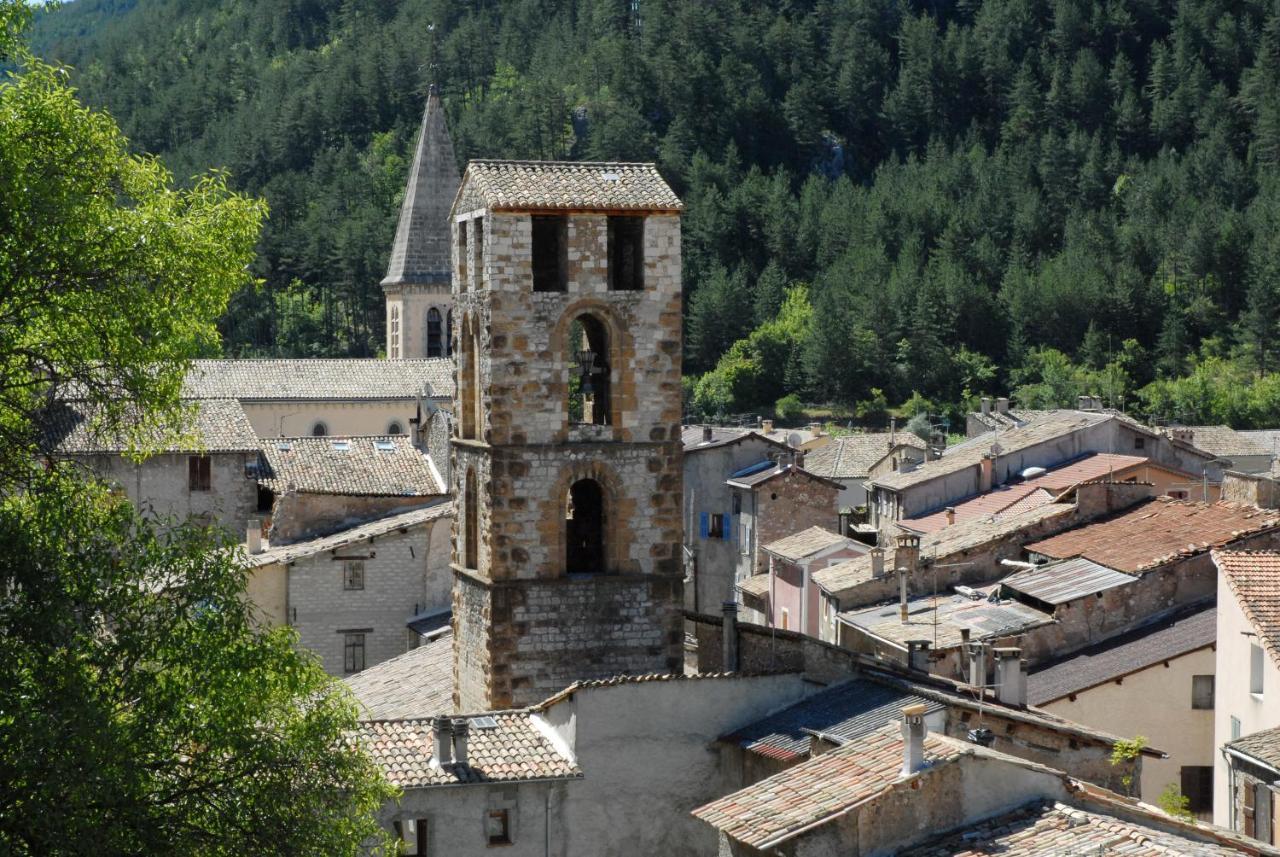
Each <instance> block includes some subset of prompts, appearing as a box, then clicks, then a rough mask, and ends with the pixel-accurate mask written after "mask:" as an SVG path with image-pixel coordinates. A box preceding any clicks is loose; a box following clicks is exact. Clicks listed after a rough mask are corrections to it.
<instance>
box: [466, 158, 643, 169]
mask: <svg viewBox="0 0 1280 857" xmlns="http://www.w3.org/2000/svg"><path fill="white" fill-rule="evenodd" d="M471 164H520V165H536V166H548V167H563V166H566V165H572V166H583V167H654V168H656V167H657V166H658V164H657V162H656V161H541V160H536V159H521V158H472V159H471V160H469V161H467V165H468V166H470V165H471Z"/></svg>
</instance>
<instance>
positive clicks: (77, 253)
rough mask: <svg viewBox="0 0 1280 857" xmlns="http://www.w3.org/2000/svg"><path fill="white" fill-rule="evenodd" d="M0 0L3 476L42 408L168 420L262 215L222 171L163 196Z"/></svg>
mask: <svg viewBox="0 0 1280 857" xmlns="http://www.w3.org/2000/svg"><path fill="white" fill-rule="evenodd" d="M19 7H23V4H22V3H20V2H17V0H0V60H3V59H4V58H5V57H8V58H12V59H16V60H17V62H18V63H19V71H18V72H16V73H13V74H11V75H10V76H9V77H8V78H7V79H4V78H0V478H3V479H12V478H16V476H17V475H18V474H19V472H20V471H21V469H22V468H23V467H24V466H25V465H26V463H27V462H28V461H29V460H30V457H31V453H32V451H33V448H34V446H35V442H36V440H37V437H36V431H35V425H36V422H37V419H36V417H37V415H38V413H39V412H40V411H41V409H42V408H44V407H46V406H47V405H48V404H49V403H50V402H52V401H53V400H55V399H59V398H66V397H68V396H75V397H77V398H84V399H88V400H91V401H92V402H94V403H95V404H97V405H99V408H98V410H99V411H100V412H101V413H102V414H103V419H104V420H105V421H107V422H111V423H116V424H118V423H121V422H123V420H122V418H123V417H124V416H125V415H126V411H129V412H130V413H131V414H133V415H135V417H136V415H137V414H139V413H140V414H141V415H142V417H143V419H141V420H140V421H137V420H136V419H135V422H136V426H135V427H136V430H137V431H138V432H139V433H140V434H143V433H147V432H149V431H150V430H152V429H154V428H155V427H156V426H159V425H162V424H164V423H165V422H166V421H168V419H167V418H168V417H170V416H172V414H173V409H174V408H175V407H176V405H177V398H178V394H179V392H180V389H181V385H182V379H183V375H184V374H185V371H186V368H187V364H188V362H189V361H190V360H191V359H192V358H194V357H198V356H202V355H204V356H208V355H216V354H218V352H219V345H218V334H217V328H216V322H217V320H218V318H219V317H220V316H221V314H222V313H223V311H224V310H225V309H226V306H227V301H228V299H229V297H230V296H231V294H232V293H233V292H234V291H236V290H237V289H239V288H241V287H243V286H246V285H249V284H250V283H251V282H252V279H251V277H250V276H249V274H248V271H247V266H248V264H249V262H250V261H251V260H252V258H253V247H254V243H255V241H256V240H257V237H258V231H259V226H260V222H261V219H262V216H263V214H264V207H263V205H262V203H261V202H259V201H257V200H252V199H249V198H247V197H244V196H240V195H237V194H234V193H231V192H230V191H229V190H228V189H227V186H226V180H225V177H224V176H222V175H219V174H213V175H209V176H207V177H206V178H203V179H200V180H199V181H197V182H196V183H195V185H194V186H193V187H192V188H191V189H190V190H175V189H174V188H173V187H172V177H171V176H170V175H169V173H168V172H167V171H166V170H165V169H164V168H163V167H162V166H161V165H160V163H159V162H158V161H156V160H155V159H153V158H149V157H140V156H137V155H132V154H130V153H129V151H128V147H127V141H126V140H125V138H124V136H123V135H122V134H121V133H120V130H119V128H118V127H117V126H116V124H115V122H114V120H112V118H111V117H110V116H108V115H107V114H105V113H101V112H95V111H91V110H89V109H87V108H85V107H84V106H83V105H81V104H80V103H79V102H78V101H77V100H76V96H75V92H74V91H73V90H72V89H71V88H70V87H68V86H67V83H66V78H65V74H64V73H63V72H62V71H61V70H60V69H56V68H53V67H51V66H48V65H46V64H43V63H41V62H39V61H37V60H35V59H33V58H32V57H30V56H29V55H27V54H26V52H25V49H24V48H23V47H22V45H21V43H20V42H18V41H17V33H16V31H17V30H18V29H19V28H20V27H21V25H22V21H23V19H24V17H25V8H19Z"/></svg>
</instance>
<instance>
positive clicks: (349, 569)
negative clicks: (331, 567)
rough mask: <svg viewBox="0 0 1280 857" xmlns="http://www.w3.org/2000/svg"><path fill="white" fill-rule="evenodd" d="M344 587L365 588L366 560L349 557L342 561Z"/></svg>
mask: <svg viewBox="0 0 1280 857" xmlns="http://www.w3.org/2000/svg"><path fill="white" fill-rule="evenodd" d="M342 588H343V589H346V590H355V589H364V560H362V559H349V560H346V561H345V562H343V563H342Z"/></svg>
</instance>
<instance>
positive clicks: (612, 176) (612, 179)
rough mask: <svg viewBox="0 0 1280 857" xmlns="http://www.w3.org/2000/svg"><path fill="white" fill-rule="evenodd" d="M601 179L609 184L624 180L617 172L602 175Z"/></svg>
mask: <svg viewBox="0 0 1280 857" xmlns="http://www.w3.org/2000/svg"><path fill="white" fill-rule="evenodd" d="M600 178H602V179H604V180H605V181H607V182H616V181H618V179H620V178H622V176H620V175H618V174H617V173H615V172H607V173H601V174H600Z"/></svg>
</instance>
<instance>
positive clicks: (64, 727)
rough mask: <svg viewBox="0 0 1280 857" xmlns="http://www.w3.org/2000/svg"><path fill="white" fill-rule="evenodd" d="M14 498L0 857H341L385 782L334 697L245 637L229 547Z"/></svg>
mask: <svg viewBox="0 0 1280 857" xmlns="http://www.w3.org/2000/svg"><path fill="white" fill-rule="evenodd" d="M34 488H35V490H33V491H30V492H25V493H21V494H18V495H10V496H8V497H7V498H6V499H5V500H4V501H3V503H0V543H3V544H4V545H5V546H6V550H5V551H3V556H2V557H0V592H3V593H4V594H3V597H0V628H3V629H4V633H2V634H0V659H3V663H4V669H3V671H2V672H0V711H3V712H4V715H3V717H0V851H3V852H4V853H6V854H14V855H37V854H39V855H62V854H67V855H70V854H79V853H82V852H83V849H84V846H85V843H92V846H93V851H94V852H95V853H98V854H103V855H126V854H193V855H241V854H283V853H290V854H317V855H318V854H325V855H329V854H350V855H355V854H357V853H359V852H358V849H359V846H360V843H361V842H362V841H364V840H366V839H367V838H369V837H376V835H377V828H376V826H375V823H374V813H375V812H376V810H377V808H378V807H379V806H380V804H381V802H382V801H383V800H385V799H387V798H388V797H390V787H389V786H387V785H386V784H385V783H384V781H383V780H382V777H381V774H380V773H379V772H378V771H377V769H376V768H375V767H374V766H373V763H372V762H371V761H370V760H369V759H368V757H367V756H365V755H364V754H363V753H362V752H360V750H359V748H357V747H354V746H352V745H351V744H350V743H347V742H346V736H347V734H348V733H349V731H350V730H351V729H352V728H353V727H354V726H355V722H356V710H355V703H354V702H353V701H352V700H351V698H350V696H349V695H348V694H347V693H346V692H345V691H344V690H342V689H341V688H340V686H339V685H338V684H337V683H336V682H334V681H333V680H332V679H330V678H329V677H328V676H327V675H326V674H325V673H324V671H323V670H322V669H321V668H320V666H319V664H318V663H317V662H315V660H314V659H313V658H311V657H310V656H307V655H303V654H300V653H299V652H298V651H297V650H296V649H295V648H294V642H295V641H294V639H293V638H292V636H291V633H290V632H289V631H287V630H286V629H277V630H274V631H262V630H258V629H257V628H255V626H254V624H253V623H252V620H251V616H250V608H249V606H248V605H247V604H246V602H245V599H244V586H245V573H244V571H243V570H242V568H241V567H240V565H239V561H238V559H237V556H236V553H235V552H236V551H238V548H232V547H217V546H216V545H214V543H213V542H212V541H211V540H210V538H209V537H208V535H207V534H206V533H205V532H203V531H200V530H195V529H190V528H178V529H176V530H173V531H171V532H170V533H169V534H168V535H166V536H160V535H158V534H157V532H156V531H155V530H154V529H153V526H152V524H150V523H148V522H147V521H145V520H144V519H142V518H141V517H140V516H139V515H138V513H137V512H135V511H134V509H133V507H132V505H131V504H130V503H129V502H128V501H127V500H123V499H118V498H115V497H113V496H111V495H110V494H108V493H107V491H106V490H105V489H104V488H102V487H99V486H97V485H94V484H91V483H85V482H82V481H80V480H77V479H74V478H71V477H68V476H66V475H65V474H55V475H54V476H52V477H49V478H44V479H41V480H40V481H39V482H38V483H37V484H36V485H35V486H34Z"/></svg>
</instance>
